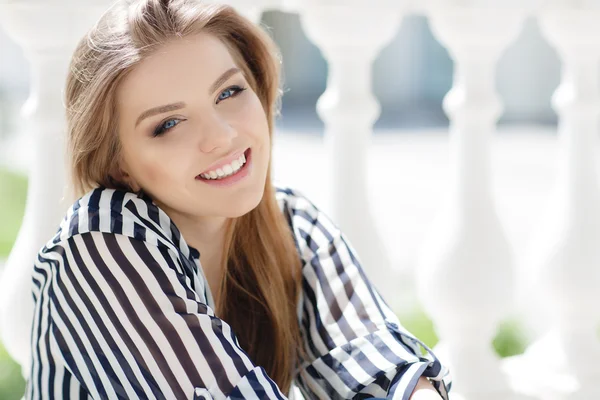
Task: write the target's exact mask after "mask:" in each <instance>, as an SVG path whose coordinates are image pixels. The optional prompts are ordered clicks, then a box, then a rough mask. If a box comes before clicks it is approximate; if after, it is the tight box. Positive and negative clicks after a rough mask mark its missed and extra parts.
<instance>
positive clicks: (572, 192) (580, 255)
mask: <svg viewBox="0 0 600 400" xmlns="http://www.w3.org/2000/svg"><path fill="white" fill-rule="evenodd" d="M598 21H600V5H598V4H597V3H595V4H592V2H572V1H550V2H548V3H547V4H546V6H545V7H544V8H542V9H541V11H540V14H539V22H540V28H541V30H542V33H543V34H544V36H545V37H546V38H547V40H548V42H549V43H550V44H551V45H553V46H554V47H555V48H556V50H557V52H558V55H559V56H560V59H561V60H562V77H561V83H560V85H559V87H558V88H557V90H556V91H555V93H554V95H553V97H552V105H553V107H554V109H555V110H556V112H557V113H558V116H559V124H558V144H559V153H558V154H559V157H558V160H557V161H558V175H557V180H556V185H555V188H554V191H553V192H552V193H549V197H548V204H547V208H546V210H545V213H544V214H543V217H542V218H541V219H540V224H539V225H538V227H537V229H536V233H535V234H534V239H533V240H532V244H531V248H530V254H529V256H528V257H527V263H526V266H527V267H529V268H530V269H531V270H532V273H531V275H532V276H533V279H531V281H530V283H531V286H530V290H531V291H533V293H535V294H538V295H539V296H535V297H539V298H540V299H541V301H540V304H542V305H543V306H544V308H545V311H547V315H548V316H549V318H550V324H549V325H550V328H549V330H548V332H547V334H546V335H544V336H542V337H541V338H539V339H538V340H537V341H535V342H534V343H533V344H532V345H531V346H530V347H529V348H528V349H527V351H526V352H525V354H524V355H523V356H521V357H519V358H518V359H516V360H514V362H511V364H512V365H511V366H510V367H509V368H507V370H512V371H514V373H515V374H525V373H527V374H529V376H530V379H528V382H527V383H525V382H523V386H524V387H527V388H528V389H529V390H531V391H535V392H538V393H542V394H543V395H544V398H548V399H561V400H566V399H573V400H575V399H598V398H600V384H599V382H600V365H599V364H598V360H600V340H599V338H598V325H599V323H600V311H599V310H598V304H600V269H599V266H600V184H599V182H598V179H599V177H598V169H597V168H598V164H597V161H598V156H599V155H598V132H599V128H600V125H599V122H600V121H599V117H600V86H599V84H600V76H599V73H600V24H599V23H598Z"/></svg>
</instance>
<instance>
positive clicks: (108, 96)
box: [65, 0, 303, 393]
mask: <svg viewBox="0 0 600 400" xmlns="http://www.w3.org/2000/svg"><path fill="white" fill-rule="evenodd" d="M200 32H206V33H210V34H212V35H214V36H215V37H217V38H218V39H220V40H221V41H222V42H223V43H224V44H225V45H226V46H227V48H228V50H229V51H230V53H231V54H232V57H233V58H234V60H236V63H237V64H238V66H239V67H240V68H241V69H242V70H243V72H244V74H245V76H246V78H247V79H248V84H249V85H250V86H251V87H252V89H253V90H254V91H255V92H256V94H257V96H258V98H259V99H260V101H261V103H262V105H263V108H264V110H265V113H266V116H267V120H268V125H269V133H270V135H271V138H272V136H273V123H274V122H273V119H274V117H275V116H276V115H277V114H278V112H279V104H280V96H281V90H280V87H279V76H280V75H279V74H280V70H279V67H280V58H279V53H278V51H277V48H276V46H275V44H274V43H273V41H272V40H271V38H270V37H269V36H268V35H267V34H266V33H265V32H264V31H263V30H262V29H260V28H259V27H257V26H255V25H254V24H253V23H252V22H250V21H249V20H247V19H245V18H244V17H242V16H240V15H239V14H238V13H237V12H236V11H235V10H234V9H233V8H231V7H230V6H226V5H215V4H201V3H199V2H198V1H193V0H171V1H169V0H145V1H121V2H118V3H116V4H115V5H113V7H112V8H111V9H110V10H109V11H108V12H107V13H106V14H105V15H104V16H103V17H102V18H101V19H100V20H99V21H98V23H97V24H96V26H94V28H93V29H92V30H91V31H90V32H89V33H88V34H87V35H86V36H85V37H84V38H83V39H82V40H81V42H80V43H79V45H78V46H77V48H76V50H75V53H74V55H73V59H72V61H71V68H70V72H69V75H68V77H67V85H66V93H65V97H66V99H65V100H66V106H67V129H68V146H69V148H68V151H69V155H70V172H71V179H72V183H73V188H74V192H75V194H76V195H77V196H81V195H83V194H84V193H85V192H86V191H88V190H90V189H92V188H93V187H96V186H105V187H108V188H118V189H125V190H129V191H131V188H130V187H128V186H127V184H126V183H124V182H118V181H116V180H115V179H113V178H112V176H111V175H112V168H113V166H112V164H113V163H112V161H113V160H115V159H118V156H119V152H120V144H119V140H118V134H117V122H116V121H117V118H118V115H117V113H116V109H115V106H114V104H115V96H116V88H117V87H118V85H119V82H120V81H121V80H122V79H123V77H124V76H126V74H127V73H128V71H130V70H131V69H132V68H133V67H134V66H136V65H137V64H138V63H139V62H140V61H141V60H143V59H144V58H145V57H147V56H148V55H150V54H151V53H152V52H153V51H155V50H156V49H157V48H158V47H160V46H161V45H163V44H164V43H165V42H167V41H169V40H176V39H177V38H180V37H186V36H190V35H194V34H197V33H200ZM225 243H226V244H225V249H224V250H225V251H224V257H223V260H222V263H223V266H224V267H225V271H226V273H225V274H224V279H223V281H222V282H221V288H220V291H219V292H220V293H221V296H220V300H219V304H217V305H216V308H217V311H218V312H219V317H221V318H222V319H224V320H225V321H226V322H227V323H229V324H230V325H231V326H232V329H233V331H234V332H236V335H237V337H238V340H239V342H240V345H241V346H242V348H243V349H244V350H245V351H246V352H247V353H248V354H249V356H250V358H251V359H252V360H253V361H254V363H255V364H256V365H260V366H262V367H263V368H265V370H266V371H267V373H268V374H269V376H270V377H271V378H272V379H273V380H274V381H275V382H276V383H277V385H278V386H279V388H280V389H281V390H282V391H283V392H284V393H287V391H289V388H290V384H291V381H292V379H293V375H294V372H295V368H296V367H297V365H298V363H299V361H300V358H301V354H302V353H303V351H302V348H301V343H302V341H301V338H300V329H299V323H298V319H297V315H296V307H297V302H298V295H299V292H300V290H301V286H300V284H301V272H300V261H299V257H298V254H297V251H296V247H295V245H294V240H293V236H292V232H291V230H290V228H289V226H288V225H287V221H286V220H285V218H284V216H283V214H282V213H281V211H280V210H279V206H278V204H277V202H276V199H275V193H274V188H273V185H272V183H271V173H270V165H269V172H268V173H267V179H266V183H265V188H264V194H263V197H262V200H261V202H260V203H259V205H258V206H257V207H256V208H255V209H254V210H252V211H250V212H249V213H247V214H246V215H244V216H241V217H239V218H237V219H233V220H231V223H230V224H229V226H228V232H227V236H226V241H225Z"/></svg>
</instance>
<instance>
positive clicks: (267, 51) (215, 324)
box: [26, 0, 448, 400]
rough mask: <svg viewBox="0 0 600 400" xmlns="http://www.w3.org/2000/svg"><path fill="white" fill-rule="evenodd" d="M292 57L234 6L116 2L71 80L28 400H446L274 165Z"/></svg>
mask: <svg viewBox="0 0 600 400" xmlns="http://www.w3.org/2000/svg"><path fill="white" fill-rule="evenodd" d="M279 64H280V62H279V59H278V57H277V52H276V48H275V46H274V44H273V42H272V41H271V39H270V38H269V37H268V35H266V34H265V33H264V32H263V31H262V30H260V28H258V27H256V26H254V25H253V24H252V23H251V22H249V21H248V20H246V19H244V18H242V17H241V16H240V15H238V14H237V13H236V12H235V11H234V10H233V9H231V8H230V7H227V6H216V5H204V4H200V3H198V2H196V1H192V0H189V1H187V0H181V1H178V0H172V1H168V0H162V1H160V0H146V1H133V2H131V1H129V2H125V1H121V2H118V3H116V4H115V5H114V6H113V7H112V8H111V9H110V10H109V11H108V12H107V13H106V14H105V15H104V16H103V17H102V18H101V20H100V21H99V22H98V24H97V25H96V26H95V27H94V28H93V29H92V30H91V31H90V32H89V33H88V34H87V35H86V36H85V38H84V39H83V40H82V41H81V42H80V43H79V45H78V47H77V49H76V51H75V53H74V55H73V59H72V63H71V68H70V72H69V76H68V80H67V86H66V105H67V120H68V141H69V146H70V147H69V151H70V163H71V164H70V166H71V175H72V179H73V184H74V187H75V190H76V192H77V194H78V195H79V196H81V197H80V198H79V200H77V201H76V202H75V203H74V205H73V206H72V207H71V209H70V210H69V212H68V213H67V215H66V217H65V218H64V219H63V221H62V223H61V225H60V229H59V230H58V232H57V234H56V236H55V237H54V238H52V239H51V240H50V241H49V242H48V243H47V244H46V246H45V247H44V248H43V249H42V250H41V251H40V253H39V255H38V258H37V260H36V263H35V270H34V275H33V283H34V285H33V296H34V299H35V302H36V307H35V317H34V322H33V329H32V349H33V353H32V357H33V359H32V368H31V371H30V375H29V380H28V384H27V391H26V397H27V398H28V399H40V398H51V397H52V398H60V399H63V398H65V399H75V398H77V399H86V398H92V399H122V398H125V399H211V398H215V399H257V398H260V399H282V398H285V397H286V395H287V394H289V393H290V388H291V385H292V383H293V382H294V383H295V385H297V386H298V388H299V389H300V391H301V392H302V394H303V395H304V396H305V397H306V398H310V399H350V398H359V399H360V398H369V397H371V398H372V397H379V398H394V399H408V398H412V399H415V400H417V399H440V398H444V399H447V398H448V397H447V388H448V382H444V380H443V379H444V377H446V379H447V373H446V369H445V368H444V367H443V366H442V365H441V364H440V363H439V361H438V360H437V359H436V358H435V356H434V355H433V354H432V353H431V352H430V351H429V350H427V354H426V355H422V354H421V352H420V345H419V343H420V342H418V341H417V340H416V339H415V338H414V337H413V336H412V335H411V334H409V333H408V332H406V331H405V330H404V329H403V328H401V327H400V324H399V322H398V320H397V318H396V316H395V315H394V314H393V313H392V312H391V310H390V309H389V308H388V306H387V305H386V303H385V302H384V301H383V300H382V299H381V297H380V296H379V294H378V293H377V291H376V290H375V289H374V288H373V287H372V286H371V284H370V283H369V281H368V279H367V277H365V275H364V272H363V270H362V268H361V266H360V264H359V261H358V259H357V257H356V255H355V254H354V252H353V249H352V247H351V246H350V244H349V243H348V241H347V239H346V238H345V237H344V235H343V234H342V233H341V232H340V231H339V230H338V229H337V228H336V227H335V225H334V224H333V223H332V222H331V221H330V220H329V219H328V218H327V217H326V216H325V215H324V214H323V213H322V212H320V211H319V210H318V209H317V208H316V207H315V206H314V205H313V204H311V203H310V202H309V201H308V200H307V199H306V198H305V197H303V196H302V195H301V194H300V193H298V192H296V191H293V190H291V189H285V188H277V189H275V188H274V187H273V185H272V183H271V178H270V160H271V158H270V157H271V138H272V134H273V118H274V116H275V114H276V113H277V110H278V103H279V99H280V97H279V96H280V90H279Z"/></svg>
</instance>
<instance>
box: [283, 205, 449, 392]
mask: <svg viewBox="0 0 600 400" xmlns="http://www.w3.org/2000/svg"><path fill="white" fill-rule="evenodd" d="M296 206H297V208H295V209H294V210H293V212H292V213H293V214H294V216H293V217H291V218H292V219H293V220H294V224H293V225H294V230H295V236H296V238H297V241H298V243H297V245H298V247H299V251H300V253H301V254H302V258H303V261H304V264H303V282H302V286H303V298H302V304H301V305H300V307H301V308H302V310H301V311H299V316H300V318H301V321H300V326H301V333H302V336H303V339H304V348H305V350H306V355H307V357H308V360H305V362H304V364H303V367H302V368H301V369H300V371H299V374H298V377H297V380H296V384H297V386H298V387H299V389H300V390H301V391H302V392H303V395H304V396H305V397H306V398H318V399H361V398H371V397H375V398H386V399H402V400H408V399H409V398H410V396H411V394H412V393H413V391H414V389H415V387H416V385H417V381H418V380H419V378H420V377H421V376H424V377H427V378H429V380H430V381H431V383H432V384H433V386H434V387H435V388H436V390H437V391H438V393H439V394H440V395H441V396H442V398H444V399H445V400H448V393H447V391H448V390H449V388H450V384H451V383H450V375H449V373H448V370H447V368H446V367H445V366H444V365H442V363H441V362H440V361H439V359H438V358H437V357H436V356H435V355H434V353H433V352H432V351H431V350H430V349H429V348H428V347H427V346H426V345H424V344H423V343H422V342H421V341H419V340H418V339H417V338H415V336H413V335H412V334H411V333H410V332H408V331H407V330H406V329H405V328H403V327H402V325H401V324H400V322H399V321H398V318H397V316H396V315H395V314H394V313H393V312H392V311H391V309H390V308H389V306H388V305H387V304H386V302H385V301H384V300H383V299H382V297H381V296H380V294H379V293H378V292H377V290H376V288H375V287H374V286H373V285H372V284H371V283H370V281H369V279H368V278H367V276H366V275H365V272H364V270H363V268H362V266H361V264H360V261H359V259H358V257H357V255H356V254H355V252H354V249H353V248H352V246H351V244H350V243H349V242H348V239H347V238H346V237H345V235H344V234H343V233H342V232H341V231H340V230H339V229H338V228H337V227H336V226H335V225H334V224H333V222H332V221H331V220H330V219H329V218H328V217H327V216H326V215H325V214H324V213H323V212H321V211H319V210H318V209H317V208H316V207H314V205H312V204H311V203H310V202H308V200H306V199H304V198H300V199H299V200H297V204H296ZM421 348H422V349H423V351H422V349H421Z"/></svg>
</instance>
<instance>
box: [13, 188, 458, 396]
mask: <svg viewBox="0 0 600 400" xmlns="http://www.w3.org/2000/svg"><path fill="white" fill-rule="evenodd" d="M276 195H277V200H278V202H279V205H280V207H281V210H282V212H283V213H284V215H285V216H286V218H287V220H288V222H289V224H290V228H291V229H292V231H293V233H294V237H295V240H296V246H297V249H298V255H299V257H300V259H301V261H302V271H303V274H302V275H303V282H302V288H303V290H302V296H301V300H300V302H299V304H298V318H299V321H300V328H301V334H302V338H303V341H304V346H305V349H306V352H307V354H308V356H309V359H307V360H303V364H302V368H301V370H300V371H298V374H297V376H296V377H295V380H294V384H295V385H296V386H297V387H298V388H299V389H300V391H301V392H302V394H303V396H304V397H305V398H307V399H351V398H355V399H362V398H372V397H379V398H387V399H403V400H404V399H408V398H409V396H410V395H411V393H412V391H413V389H414V387H415V385H416V383H417V380H418V379H419V377H420V376H426V377H428V378H430V380H431V382H432V383H433V384H434V386H435V387H436V389H437V390H438V391H439V392H440V394H441V395H442V397H443V398H444V399H448V395H447V390H448V389H449V387H450V378H449V374H448V373H447V369H446V368H445V367H444V366H443V365H442V364H441V363H440V362H439V360H438V359H437V358H436V357H435V356H434V355H433V353H432V352H431V351H430V350H429V349H427V347H426V346H425V347H424V348H425V351H426V354H422V352H421V350H420V347H419V344H420V342H419V341H418V340H417V339H415V338H414V336H412V335H411V334H410V333H408V332H407V331H406V330H405V329H404V328H402V326H401V325H400V323H399V321H398V319H397V317H396V315H394V313H393V312H392V311H391V310H390V308H389V307H388V306H387V304H386V303H385V302H384V300H383V299H382V298H381V297H380V295H379V293H378V292H377V291H376V290H375V288H374V287H373V286H372V285H371V284H370V282H369V280H368V279H367V277H366V276H365V274H364V271H363V269H362V267H361V266H360V263H359V260H358V259H357V256H356V254H355V253H354V251H353V249H352V247H351V245H350V244H349V243H348V240H347V239H346V237H345V236H344V235H343V234H342V232H340V230H339V229H338V228H337V227H336V226H335V225H334V224H333V223H332V222H331V220H330V219H329V218H328V217H327V216H326V215H324V214H323V213H322V212H320V211H319V210H318V209H317V208H316V207H315V206H314V205H313V204H312V203H311V202H310V201H309V200H307V199H306V198H305V197H304V196H302V195H301V194H300V193H298V192H296V191H293V190H291V189H281V188H278V189H277V192H276ZM32 289H33V290H32V295H33V299H34V302H35V309H34V318H33V325H32V331H31V347H32V358H31V370H30V374H29V378H28V380H27V387H26V393H25V398H26V399H190V400H191V399H232V400H233V399H285V398H286V396H285V395H284V394H283V393H281V391H280V390H279V388H278V387H277V386H276V385H275V384H274V382H273V381H272V380H271V379H270V378H269V377H268V376H267V374H266V372H265V370H264V369H263V368H262V367H260V366H257V365H255V364H254V363H253V362H252V360H251V359H250V358H249V357H248V355H247V354H246V353H245V352H244V350H243V349H242V348H240V346H239V344H238V342H237V339H236V337H235V334H234V332H232V331H231V329H230V326H229V325H228V324H227V322H226V321H223V320H221V319H219V318H218V317H217V316H215V314H214V311H213V310H214V303H213V299H212V296H211V293H210V289H209V287H208V284H207V283H206V280H205V279H204V275H203V272H202V269H201V266H200V255H199V253H198V251H197V250H196V249H194V248H193V247H191V246H188V245H187V244H186V242H185V240H184V238H183V237H182V236H181V234H180V232H179V230H178V229H177V227H176V226H175V224H174V223H173V222H172V221H171V219H170V218H169V217H168V216H167V215H166V213H164V212H163V211H162V210H161V209H159V208H158V207H157V206H156V205H155V204H154V203H153V202H152V200H151V199H150V198H149V197H148V196H147V195H140V196H138V195H136V194H134V193H129V192H124V191H119V190H113V189H106V188H97V189H94V190H91V191H90V192H88V193H87V194H86V195H85V196H83V197H82V198H81V199H79V200H78V201H76V202H75V204H74V205H73V206H72V207H71V209H70V210H69V212H68V213H67V215H66V216H65V218H64V219H63V221H62V223H61V225H60V229H59V230H58V232H57V234H56V236H55V237H54V238H53V239H51V240H50V241H49V242H48V243H47V244H46V245H45V246H44V247H43V248H42V249H41V250H40V252H39V254H38V255H37V259H36V261H35V266H34V270H33V276H32Z"/></svg>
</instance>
